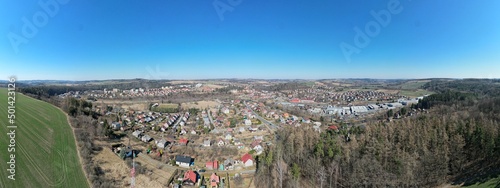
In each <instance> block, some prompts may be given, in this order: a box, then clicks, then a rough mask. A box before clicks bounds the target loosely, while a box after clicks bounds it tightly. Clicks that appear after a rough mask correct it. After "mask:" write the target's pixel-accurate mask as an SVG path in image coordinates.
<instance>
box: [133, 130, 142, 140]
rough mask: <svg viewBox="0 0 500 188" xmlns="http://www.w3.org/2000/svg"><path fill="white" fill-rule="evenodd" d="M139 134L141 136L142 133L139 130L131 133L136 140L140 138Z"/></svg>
mask: <svg viewBox="0 0 500 188" xmlns="http://www.w3.org/2000/svg"><path fill="white" fill-rule="evenodd" d="M141 134H142V131H140V130H136V131H134V132H133V133H132V135H133V136H135V137H137V138H140V137H141Z"/></svg>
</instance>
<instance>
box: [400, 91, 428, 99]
mask: <svg viewBox="0 0 500 188" xmlns="http://www.w3.org/2000/svg"><path fill="white" fill-rule="evenodd" d="M433 93H434V92H432V91H427V90H423V89H418V90H415V91H410V90H401V92H399V94H400V95H404V96H409V97H420V96H423V95H426V94H433Z"/></svg>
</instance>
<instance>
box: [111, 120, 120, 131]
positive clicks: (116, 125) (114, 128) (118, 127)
mask: <svg viewBox="0 0 500 188" xmlns="http://www.w3.org/2000/svg"><path fill="white" fill-rule="evenodd" d="M121 126H122V125H121V124H120V123H119V122H113V123H111V128H112V129H113V130H120V127H121Z"/></svg>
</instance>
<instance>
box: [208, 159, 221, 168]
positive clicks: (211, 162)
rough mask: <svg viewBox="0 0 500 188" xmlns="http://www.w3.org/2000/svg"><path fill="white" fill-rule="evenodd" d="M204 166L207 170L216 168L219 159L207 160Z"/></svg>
mask: <svg viewBox="0 0 500 188" xmlns="http://www.w3.org/2000/svg"><path fill="white" fill-rule="evenodd" d="M205 167H206V168H207V170H213V169H217V168H218V167H219V161H217V160H214V161H208V162H207V163H205Z"/></svg>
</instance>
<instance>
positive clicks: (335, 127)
mask: <svg viewBox="0 0 500 188" xmlns="http://www.w3.org/2000/svg"><path fill="white" fill-rule="evenodd" d="M328 128H329V129H332V130H338V129H339V128H338V127H337V126H335V125H331V126H329V127H328Z"/></svg>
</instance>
